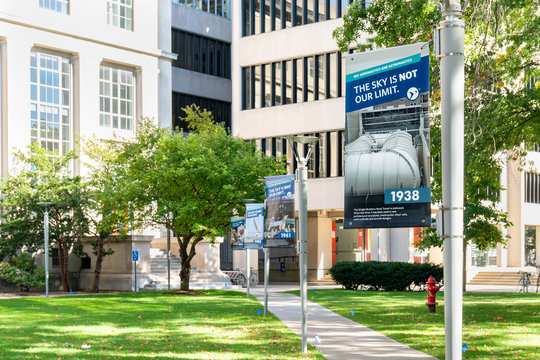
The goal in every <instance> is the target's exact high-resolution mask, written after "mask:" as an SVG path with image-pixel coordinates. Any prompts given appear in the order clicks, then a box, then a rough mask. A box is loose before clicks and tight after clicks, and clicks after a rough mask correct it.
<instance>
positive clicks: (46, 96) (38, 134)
mask: <svg viewBox="0 0 540 360" xmlns="http://www.w3.org/2000/svg"><path fill="white" fill-rule="evenodd" d="M71 76H72V74H71V60H70V58H68V57H66V56H62V55H55V54H49V53H45V52H39V51H32V53H31V55H30V137H31V141H32V143H34V142H40V143H41V145H42V146H43V147H44V148H45V149H47V150H48V151H50V152H54V153H57V154H65V153H67V152H68V151H69V150H70V143H71Z"/></svg>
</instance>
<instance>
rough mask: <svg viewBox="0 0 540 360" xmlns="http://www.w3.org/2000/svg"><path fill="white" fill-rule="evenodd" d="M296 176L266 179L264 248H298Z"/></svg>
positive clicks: (269, 177)
mask: <svg viewBox="0 0 540 360" xmlns="http://www.w3.org/2000/svg"><path fill="white" fill-rule="evenodd" d="M294 210H295V209H294V175H282V176H268V177H266V221H265V224H264V247H292V248H294V247H296V239H295V238H296V229H295V221H294Z"/></svg>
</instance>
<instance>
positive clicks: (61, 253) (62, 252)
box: [58, 239, 71, 292]
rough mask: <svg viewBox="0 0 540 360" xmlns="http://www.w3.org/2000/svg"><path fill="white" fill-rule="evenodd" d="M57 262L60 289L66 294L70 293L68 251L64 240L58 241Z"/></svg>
mask: <svg viewBox="0 0 540 360" xmlns="http://www.w3.org/2000/svg"><path fill="white" fill-rule="evenodd" d="M58 261H59V263H60V276H61V278H62V288H63V289H64V291H66V292H70V291H71V286H69V273H68V251H67V245H66V243H65V241H64V240H62V239H58Z"/></svg>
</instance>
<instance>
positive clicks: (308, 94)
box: [242, 52, 345, 110]
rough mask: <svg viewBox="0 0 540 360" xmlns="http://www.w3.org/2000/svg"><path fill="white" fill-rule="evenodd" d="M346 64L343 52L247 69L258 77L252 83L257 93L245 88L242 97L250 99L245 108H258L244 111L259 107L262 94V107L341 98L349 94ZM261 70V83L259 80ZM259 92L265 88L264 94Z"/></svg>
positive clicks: (244, 100)
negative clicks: (346, 88)
mask: <svg viewBox="0 0 540 360" xmlns="http://www.w3.org/2000/svg"><path fill="white" fill-rule="evenodd" d="M343 61H344V58H343V57H342V56H341V54H340V53H338V52H332V53H326V54H321V55H315V56H308V57H303V58H298V59H290V60H284V61H278V62H275V63H270V64H261V65H254V66H248V67H245V68H243V71H244V75H245V74H247V73H248V72H249V70H250V69H251V71H252V73H253V74H254V75H256V78H255V80H253V81H252V82H253V84H254V86H255V89H257V92H256V93H255V92H250V91H247V89H245V88H244V90H245V91H243V92H242V96H243V97H248V98H243V99H242V104H244V106H247V104H254V106H253V107H243V108H242V110H246V109H253V108H258V107H259V101H260V100H259V99H260V98H259V94H261V95H262V94H264V103H263V104H262V105H260V107H265V106H279V105H286V104H295V103H301V102H307V101H316V100H323V99H329V98H336V97H341V96H343V95H344V94H345V92H344V85H345V81H344V79H343V78H342V77H343V75H344V74H343V69H344V66H343ZM259 67H260V68H261V70H260V79H261V80H259V70H258V69H259ZM255 69H257V70H255ZM244 79H245V77H244ZM263 79H264V83H263ZM255 82H256V84H255ZM250 85H251V82H250V83H247V82H246V81H244V82H243V85H242V86H244V87H245V86H250ZM259 89H261V91H260V92H259ZM255 97H257V99H255Z"/></svg>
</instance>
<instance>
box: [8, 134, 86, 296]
mask: <svg viewBox="0 0 540 360" xmlns="http://www.w3.org/2000/svg"><path fill="white" fill-rule="evenodd" d="M15 158H16V163H17V165H18V168H16V169H14V171H13V173H12V174H11V175H10V176H8V177H7V178H6V179H2V180H1V181H0V193H1V194H2V206H3V221H2V222H1V223H0V233H1V234H2V236H1V238H0V257H1V258H5V257H7V258H13V257H14V256H15V255H16V254H17V253H18V252H20V251H21V250H25V251H27V252H29V253H32V252H36V251H37V250H40V249H42V248H43V246H44V245H43V243H44V236H43V210H44V209H43V207H42V206H40V205H39V203H40V202H52V203H54V204H53V205H52V206H50V207H49V220H50V223H51V226H50V227H49V234H50V240H51V242H50V244H51V247H54V248H56V251H57V253H58V260H59V265H60V275H61V279H62V286H63V288H64V291H71V286H70V284H69V275H68V254H69V252H70V251H71V250H74V249H75V250H76V247H77V246H78V245H79V244H80V243H79V240H80V238H81V237H82V236H84V235H85V234H86V233H87V231H88V222H87V219H86V217H85V215H84V212H83V208H84V203H85V202H86V201H87V198H86V195H87V192H86V190H85V187H84V184H83V182H82V180H81V178H80V177H79V176H73V171H72V164H73V162H72V161H73V159H75V158H76V154H75V152H74V151H71V152H68V153H67V154H65V155H62V156H59V155H58V154H52V153H49V152H48V151H47V150H45V149H44V148H42V147H41V145H40V144H39V143H34V144H33V145H32V146H31V147H30V148H29V151H28V153H23V152H16V153H15Z"/></svg>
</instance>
